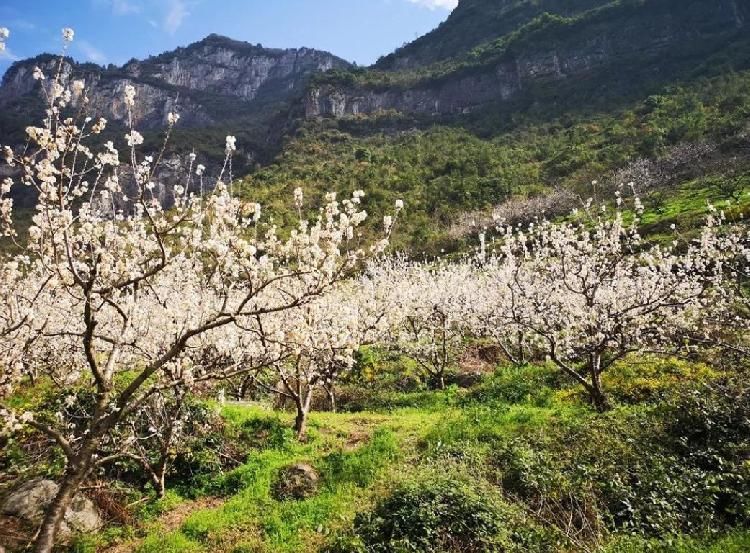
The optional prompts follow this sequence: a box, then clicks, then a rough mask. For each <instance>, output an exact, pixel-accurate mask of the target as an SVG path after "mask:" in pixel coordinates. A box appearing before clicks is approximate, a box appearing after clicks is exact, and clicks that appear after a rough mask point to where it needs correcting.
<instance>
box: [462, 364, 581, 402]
mask: <svg viewBox="0 0 750 553" xmlns="http://www.w3.org/2000/svg"><path fill="white" fill-rule="evenodd" d="M565 380H566V377H565V376H564V375H563V373H562V372H560V370H558V369H556V368H553V367H547V366H541V367H539V366H526V367H504V368H502V369H499V370H498V371H497V372H496V373H495V374H494V375H492V376H491V377H490V378H488V379H487V380H485V381H484V382H482V384H480V385H479V386H477V387H476V388H474V389H473V390H472V391H471V392H470V393H469V394H468V396H467V397H466V400H467V401H476V402H482V403H488V402H496V401H499V402H503V403H531V404H533V405H537V406H539V407H542V406H546V405H548V404H549V401H550V399H551V397H552V394H553V390H555V389H557V388H560V387H561V386H562V385H563V384H564V382H565Z"/></svg>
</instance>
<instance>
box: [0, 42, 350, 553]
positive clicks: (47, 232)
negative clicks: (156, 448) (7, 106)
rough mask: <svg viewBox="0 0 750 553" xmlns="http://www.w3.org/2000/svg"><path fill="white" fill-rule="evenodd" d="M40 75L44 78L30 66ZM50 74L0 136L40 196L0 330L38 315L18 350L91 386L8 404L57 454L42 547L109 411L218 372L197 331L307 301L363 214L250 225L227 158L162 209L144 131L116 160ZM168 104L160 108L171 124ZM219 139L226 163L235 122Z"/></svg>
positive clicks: (131, 98)
mask: <svg viewBox="0 0 750 553" xmlns="http://www.w3.org/2000/svg"><path fill="white" fill-rule="evenodd" d="M63 35H64V39H65V41H66V43H68V42H70V41H71V40H72V38H73V32H72V31H71V30H69V29H66V30H64V32H63ZM58 73H59V72H58ZM37 76H38V78H39V80H40V81H47V79H46V78H45V77H46V76H45V75H42V74H41V72H38V75H37ZM45 90H46V91H47V94H48V99H49V105H48V110H47V116H46V119H45V120H44V122H43V125H42V126H40V127H29V128H28V129H27V134H28V139H29V144H28V146H27V147H26V149H25V150H24V152H23V153H21V154H16V153H14V152H13V151H12V150H11V149H10V148H7V147H6V148H5V149H4V152H5V156H6V161H7V162H8V163H10V164H11V165H14V166H17V167H18V168H19V169H20V170H21V176H20V183H16V185H20V186H28V187H32V188H33V189H34V190H35V191H36V193H37V195H38V201H37V206H36V212H35V215H34V217H33V225H32V226H31V228H30V230H29V240H28V242H27V243H26V244H24V245H21V244H19V246H23V253H22V254H21V255H19V256H16V257H15V258H14V259H12V260H10V261H8V262H5V263H4V264H3V266H4V267H5V268H6V269H5V270H6V271H9V272H13V271H17V272H20V273H22V274H21V275H18V274H15V273H14V274H13V275H12V276H13V277H14V278H16V279H21V280H20V281H19V280H17V282H18V283H19V286H20V287H21V288H22V289H24V290H27V291H29V292H27V293H26V294H25V295H24V297H23V298H22V299H19V301H18V302H17V304H18V305H23V308H22V309H20V310H16V312H15V313H12V311H13V308H6V309H9V310H10V312H11V313H10V314H9V315H5V316H4V317H5V318H4V319H3V323H2V324H5V325H6V326H7V328H6V329H5V330H6V332H5V334H7V335H8V336H11V337H13V336H15V335H18V336H17V337H18V340H17V341H15V342H14V343H13V345H11V346H10V347H11V348H21V347H22V345H23V341H24V340H25V339H26V338H25V336H23V334H22V333H19V332H18V330H19V329H20V328H26V327H30V326H32V325H26V322H27V321H32V320H33V331H34V334H35V336H34V339H35V341H36V342H35V343H36V344H37V346H38V347H36V346H35V347H34V348H31V349H30V351H28V352H26V355H24V364H26V365H29V366H32V367H34V370H35V371H37V372H39V373H40V374H42V375H44V377H45V378H47V379H49V381H50V382H52V383H54V384H55V385H56V386H58V387H59V389H60V393H61V395H64V394H65V393H66V392H67V390H68V389H69V388H70V387H71V386H73V387H77V388H83V389H85V390H89V391H90V392H91V396H92V401H90V402H88V403H87V404H86V406H85V411H84V412H83V414H82V416H81V420H79V421H78V423H77V424H71V422H70V421H69V420H66V418H65V417H64V416H61V417H38V418H35V417H34V416H33V414H30V413H23V414H20V415H19V414H17V413H14V412H13V411H12V410H11V409H9V408H7V407H5V408H4V415H5V422H6V428H9V429H11V430H12V429H13V427H15V426H16V425H17V424H20V423H25V424H28V425H30V426H32V427H33V428H35V429H36V430H38V431H39V432H42V433H44V434H45V435H47V436H48V437H49V438H50V439H51V440H52V441H53V442H54V443H55V444H56V445H57V446H58V447H59V448H60V449H61V450H62V452H63V453H64V455H65V458H66V460H67V465H66V468H65V472H64V474H63V476H62V477H61V481H60V488H59V492H58V494H57V496H56V497H55V498H54V500H53V501H52V503H51V505H50V507H49V509H48V510H47V513H46V516H45V519H44V521H43V523H42V526H41V529H40V531H39V534H38V537H37V539H36V544H35V550H36V551H38V552H48V551H51V550H52V548H53V545H54V540H55V535H56V534H57V532H58V529H59V527H60V523H61V520H62V517H63V515H64V513H65V511H66V508H67V507H68V505H69V503H70V501H71V499H72V497H73V496H74V494H75V493H76V491H77V490H78V488H79V487H80V485H81V483H82V482H83V481H84V480H85V479H86V478H87V477H88V476H89V475H90V474H91V472H92V471H93V470H95V469H96V468H97V467H98V466H100V465H101V464H102V463H104V462H109V461H111V460H112V454H110V452H108V454H107V455H103V452H102V446H103V445H104V444H105V443H107V442H108V438H109V437H110V436H111V435H112V434H113V433H114V432H115V431H116V430H117V428H118V425H121V424H124V423H125V422H126V421H128V420H131V419H132V418H133V417H135V416H137V413H139V412H140V410H141V409H142V408H144V407H145V406H146V405H147V404H148V402H149V401H151V398H153V397H155V395H156V394H158V393H160V392H162V391H164V390H169V389H174V388H177V387H187V388H189V387H190V386H192V385H193V384H194V383H195V382H196V380H197V379H210V378H214V377H218V376H221V375H220V374H216V373H214V372H213V371H214V369H213V367H212V366H210V365H200V364H196V363H195V359H196V357H197V356H196V355H194V352H193V351H190V350H191V348H192V347H193V345H194V344H200V341H199V340H198V338H199V337H200V336H201V335H203V334H206V333H209V332H211V331H216V330H217V329H219V328H222V327H228V326H231V325H234V324H247V323H248V321H254V320H256V319H257V318H258V317H262V316H266V315H270V314H273V313H280V312H283V311H287V310H290V309H292V308H296V307H299V306H302V305H304V304H305V303H306V302H308V301H310V299H311V298H313V297H315V296H317V295H319V294H320V293H322V292H323V291H325V290H326V289H327V288H329V287H330V286H331V284H332V283H333V282H335V281H336V280H339V279H341V278H342V277H343V275H344V274H346V272H347V271H348V270H349V269H350V268H352V267H353V266H354V264H355V263H356V262H357V260H358V259H359V257H360V256H361V254H362V253H363V252H362V251H361V250H359V249H350V248H349V247H348V246H347V244H346V237H347V235H348V233H349V234H350V233H351V231H350V230H348V229H350V228H351V227H354V226H356V225H358V224H359V223H360V222H361V220H362V219H363V218H364V217H363V216H360V217H358V218H356V219H354V220H351V219H350V220H347V221H342V220H341V219H339V218H336V219H335V220H332V221H326V222H325V223H324V224H310V225H305V226H301V227H300V228H298V229H296V230H295V231H294V232H292V233H291V235H290V236H289V237H288V238H282V237H281V236H280V235H279V234H278V232H277V229H276V228H275V227H273V226H269V227H268V228H267V229H265V228H264V229H263V232H260V233H259V232H258V230H259V221H258V218H259V216H260V209H259V206H256V205H254V204H251V205H248V204H244V203H242V202H240V201H239V200H238V199H236V198H233V197H231V195H230V194H229V193H228V191H227V188H226V186H225V185H224V184H222V182H221V180H222V179H223V177H224V173H223V172H222V175H221V176H220V177H219V182H218V184H217V185H216V187H215V192H214V193H213V194H212V195H211V196H209V197H208V198H205V199H203V198H200V197H195V196H192V195H189V193H188V191H187V190H186V189H185V188H181V187H176V188H175V205H174V207H173V208H172V209H170V210H169V211H166V212H165V211H164V210H163V209H162V206H161V205H160V204H159V202H158V200H157V198H155V197H154V194H153V190H154V187H155V183H154V180H153V179H154V172H155V169H156V167H157V165H158V163H159V160H160V158H161V153H159V154H157V155H156V158H154V157H150V156H147V157H145V158H143V159H139V158H138V154H137V147H138V146H140V145H141V144H142V143H143V137H142V136H141V135H140V134H139V133H138V132H137V131H136V130H135V129H133V128H132V126H130V127H129V128H128V132H127V134H126V135H125V140H126V142H127V144H128V150H127V152H128V153H127V155H126V159H125V160H123V161H121V159H120V154H119V151H118V150H117V148H116V147H115V145H114V144H113V143H111V142H110V143H107V144H106V145H105V146H104V148H103V149H102V150H101V151H100V152H98V153H95V152H94V151H93V150H91V149H90V148H89V147H88V146H87V142H88V141H89V139H90V137H91V136H92V135H95V134H98V133H100V132H101V131H102V130H103V129H104V127H105V125H106V122H105V121H103V120H101V119H96V120H95V119H92V118H91V117H89V116H88V114H87V113H86V112H87V105H88V99H87V97H86V91H85V86H84V85H83V83H81V82H79V81H72V82H71V83H70V84H69V85H67V86H63V84H62V81H61V79H60V76H59V74H58V75H57V76H55V77H54V78H51V79H50V81H49V84H48V85H47V86H46V87H45ZM124 100H125V104H126V106H127V107H128V109H130V110H132V108H133V107H134V106H135V89H134V88H133V87H126V88H125V91H124ZM69 112H72V115H71V116H70V117H69V116H68V113H69ZM131 113H132V112H131ZM177 119H178V117H177V115H176V114H175V115H173V116H171V117H170V118H169V123H170V126H169V129H168V131H167V137H168V136H169V132H170V131H171V129H172V127H173V125H174V124H175V123H176V122H177ZM129 120H130V121H132V117H130V118H129ZM226 150H227V161H226V163H225V167H228V166H229V161H230V160H231V156H232V153H233V152H234V150H235V142H234V139H233V138H232V137H228V138H227V144H226ZM162 152H163V150H162ZM125 166H127V167H128V172H130V173H132V175H134V178H135V181H136V184H137V193H136V194H135V195H134V196H128V195H127V193H126V192H124V190H123V187H121V186H120V179H121V174H122V172H123V170H124V169H123V168H124V167H125ZM11 184H12V183H6V184H5V185H4V187H3V192H4V193H7V189H8V188H9V187H10V185H11ZM116 198H120V200H122V201H121V202H116V201H115V199H116ZM2 205H3V219H2V220H3V230H4V233H5V234H10V235H13V234H15V228H14V227H13V226H12V224H10V223H11V217H10V216H9V215H8V213H9V210H10V209H11V204H10V200H7V199H5V198H3V204H2ZM122 205H132V209H130V210H125V209H122V208H120V207H118V206H122ZM29 260H31V261H29ZM22 300H23V301H22ZM26 304H28V305H26ZM8 322H9V324H8ZM19 324H20V327H19ZM7 331H9V332H7ZM50 352H53V355H50ZM59 359H66V360H67V362H66V363H64V364H59V363H58V360H59ZM3 370H4V374H3V376H2V380H3V382H4V384H5V387H6V388H5V392H6V393H8V392H10V391H12V387H13V385H14V383H15V382H17V377H18V376H20V375H18V374H17V373H18V367H17V365H16V364H12V365H11V366H10V367H5V366H4V367H3ZM109 443H111V440H109ZM121 453H123V454H125V453H127V452H124V451H123V452H121Z"/></svg>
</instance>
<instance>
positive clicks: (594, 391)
mask: <svg viewBox="0 0 750 553" xmlns="http://www.w3.org/2000/svg"><path fill="white" fill-rule="evenodd" d="M600 367H601V359H600V358H599V357H596V358H594V359H592V360H591V367H590V369H591V388H590V389H589V394H590V396H591V402H592V403H593V404H594V407H595V408H596V410H597V411H599V412H600V413H604V412H606V411H609V410H610V409H611V405H610V404H609V399H608V398H607V394H605V393H604V390H603V388H602V374H601V370H600Z"/></svg>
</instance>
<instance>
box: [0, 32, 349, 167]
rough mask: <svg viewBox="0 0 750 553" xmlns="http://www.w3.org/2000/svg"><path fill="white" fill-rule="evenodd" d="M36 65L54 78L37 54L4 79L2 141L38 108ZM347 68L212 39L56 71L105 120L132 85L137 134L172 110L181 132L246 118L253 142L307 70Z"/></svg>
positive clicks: (115, 113) (51, 65)
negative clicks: (83, 88) (120, 62)
mask: <svg viewBox="0 0 750 553" xmlns="http://www.w3.org/2000/svg"><path fill="white" fill-rule="evenodd" d="M35 66H39V67H40V68H41V69H42V70H43V71H44V72H45V73H46V74H47V75H54V73H55V71H56V70H57V58H56V57H54V56H51V55H42V56H39V57H37V58H33V59H30V60H24V61H21V62H17V63H15V64H14V65H13V66H12V67H11V68H10V69H9V70H8V72H7V73H6V75H5V77H4V78H3V82H2V87H0V108H2V114H1V115H0V132H1V133H2V135H4V138H6V139H7V137H8V136H10V137H16V138H21V139H22V138H23V137H22V136H20V137H18V133H19V130H22V129H23V128H25V126H21V125H20V122H19V120H20V119H22V118H23V117H24V116H26V115H28V112H35V111H38V109H39V107H40V106H39V102H38V99H39V96H40V95H41V94H42V90H41V85H40V84H39V83H38V82H37V81H35V80H34V78H33V69H34V67H35ZM347 67H349V64H348V63H347V62H346V61H344V60H342V59H340V58H337V57H336V56H333V55H332V54H329V53H327V52H321V51H318V50H312V49H307V48H301V49H288V50H280V49H268V48H263V47H262V46H260V45H252V44H248V43H246V42H239V41H235V40H231V39H228V38H226V37H221V36H218V35H211V36H209V37H207V38H205V39H203V40H201V41H200V42H196V43H194V44H191V45H190V46H188V47H186V48H179V49H177V50H175V51H172V52H167V53H164V54H161V55H159V56H155V57H151V58H149V59H147V60H143V61H138V60H131V61H130V62H128V63H127V64H125V65H124V66H123V67H114V66H109V67H107V68H103V67H99V66H96V65H93V64H77V63H75V62H73V61H72V60H69V59H66V60H65V62H64V64H63V65H62V68H61V72H62V75H63V80H64V81H67V80H68V79H71V78H83V79H84V80H85V81H86V85H87V92H88V96H89V99H90V106H89V111H90V112H91V113H92V114H94V115H99V116H103V117H105V118H107V119H108V120H110V121H111V122H115V123H117V122H122V121H123V120H124V118H125V117H126V113H127V112H126V109H125V105H124V103H123V90H124V88H125V86H126V85H128V84H132V85H133V86H134V87H135V88H136V91H137V98H138V102H137V107H136V112H135V113H134V124H135V125H136V126H137V127H138V128H140V129H146V130H148V129H152V130H157V129H160V128H163V127H164V126H166V119H167V114H168V113H169V112H171V111H175V112H177V113H180V115H181V116H182V118H181V123H180V127H181V128H210V127H222V128H227V129H230V128H234V129H237V128H238V127H242V126H243V121H248V120H251V119H252V120H254V126H257V127H259V133H258V136H256V137H255V138H256V140H257V141H259V142H260V141H262V140H263V138H264V137H263V136H262V135H263V131H267V130H268V126H269V125H268V120H270V119H272V118H275V117H278V116H279V114H281V113H283V112H284V111H285V110H286V109H287V105H288V103H289V102H292V101H294V100H296V99H297V97H298V96H299V95H300V94H301V93H302V91H303V90H304V88H305V86H306V85H307V82H308V80H309V78H310V76H311V75H312V74H313V73H315V72H320V71H327V70H329V69H333V68H340V69H344V68H347ZM27 120H28V119H27ZM238 123H239V124H238ZM245 145H246V146H247V144H245ZM249 153H250V154H252V152H249Z"/></svg>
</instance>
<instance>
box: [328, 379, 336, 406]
mask: <svg viewBox="0 0 750 553" xmlns="http://www.w3.org/2000/svg"><path fill="white" fill-rule="evenodd" d="M326 392H327V393H328V403H329V404H330V407H331V413H335V412H336V389H335V388H334V387H333V386H332V385H331V386H326Z"/></svg>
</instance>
